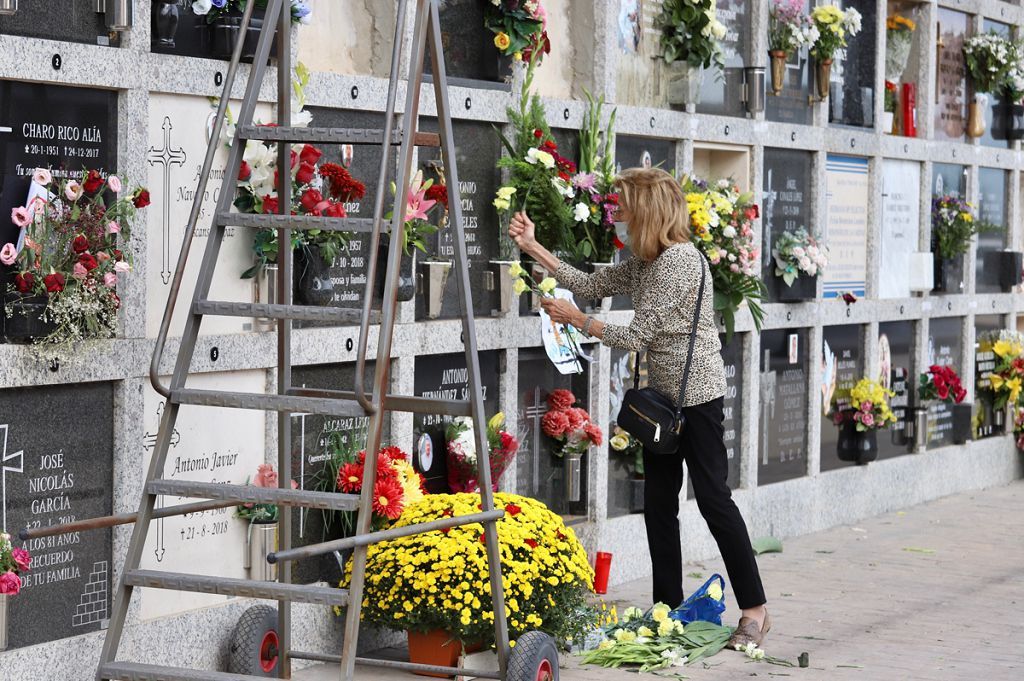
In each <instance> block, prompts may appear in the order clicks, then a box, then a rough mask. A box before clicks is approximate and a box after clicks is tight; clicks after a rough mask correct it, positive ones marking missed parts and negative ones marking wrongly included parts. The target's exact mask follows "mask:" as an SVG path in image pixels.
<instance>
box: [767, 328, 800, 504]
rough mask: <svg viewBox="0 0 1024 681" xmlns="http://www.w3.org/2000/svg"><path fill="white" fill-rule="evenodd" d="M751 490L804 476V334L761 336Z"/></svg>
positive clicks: (783, 331) (781, 331)
mask: <svg viewBox="0 0 1024 681" xmlns="http://www.w3.org/2000/svg"><path fill="white" fill-rule="evenodd" d="M759 354H760V358H761V366H760V371H761V376H760V386H761V393H760V400H759V406H760V414H759V415H758V428H759V430H758V437H759V442H758V468H757V484H758V485H767V484H771V483H773V482H781V481H783V480H792V479H793V478H800V477H803V476H805V475H807V416H808V409H809V404H808V399H809V397H808V386H807V378H808V370H809V365H808V362H809V361H810V356H809V354H810V353H809V352H808V347H807V331H806V330H803V329H773V330H770V331H762V332H761V346H760V353H759Z"/></svg>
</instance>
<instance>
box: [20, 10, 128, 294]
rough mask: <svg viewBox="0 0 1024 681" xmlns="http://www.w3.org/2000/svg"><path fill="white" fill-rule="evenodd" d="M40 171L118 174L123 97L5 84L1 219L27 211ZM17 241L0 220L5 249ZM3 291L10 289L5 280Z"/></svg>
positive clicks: (84, 90)
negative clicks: (33, 182) (119, 114)
mask: <svg viewBox="0 0 1024 681" xmlns="http://www.w3.org/2000/svg"><path fill="white" fill-rule="evenodd" d="M22 11H24V10H22ZM19 14H20V12H19ZM15 16H17V15H15ZM3 18H4V17H0V20H2V19H3ZM0 32H2V31H0ZM3 128H10V129H11V131H10V132H3V130H2V129H3ZM38 167H43V168H50V169H52V170H53V174H54V175H55V176H57V177H58V178H65V177H78V176H79V175H81V174H83V173H84V171H85V170H86V169H95V170H99V171H101V172H103V173H113V172H116V171H117V93H116V92H112V91H107V90H92V89H87V88H78V87H64V86H61V85H44V84H42V83H19V82H15V81H9V80H5V81H0V215H3V216H9V215H10V214H11V210H12V209H13V208H15V207H18V206H24V205H25V199H26V198H27V196H28V188H29V184H30V182H31V180H30V179H29V178H30V177H31V175H32V172H33V171H34V170H35V169H36V168H38ZM17 236H18V228H17V227H15V226H14V225H13V224H12V223H11V221H10V219H9V218H5V219H2V220H0V244H5V243H9V242H15V241H17ZM5 269H6V268H5ZM0 287H2V288H6V282H5V281H3V279H2V277H0Z"/></svg>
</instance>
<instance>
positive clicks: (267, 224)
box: [217, 213, 374, 234]
mask: <svg viewBox="0 0 1024 681" xmlns="http://www.w3.org/2000/svg"><path fill="white" fill-rule="evenodd" d="M373 222H374V221H373V218H325V217H321V216H319V215H277V214H267V215H263V214H255V213H217V224H218V225H221V226H222V227H251V228H253V229H301V230H310V229H319V230H322V231H325V232H361V233H366V234H369V233H371V232H373Z"/></svg>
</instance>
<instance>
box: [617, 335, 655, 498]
mask: <svg viewBox="0 0 1024 681" xmlns="http://www.w3.org/2000/svg"><path fill="white" fill-rule="evenodd" d="M635 371H636V353H635V352H629V351H627V350H620V349H618V348H612V349H611V369H610V372H609V373H610V380H609V386H608V400H609V404H608V414H609V416H610V419H609V423H608V430H607V433H608V437H609V439H610V438H611V436H612V434H613V433H614V432H615V419H616V418H617V416H618V413H619V410H620V409H621V408H622V398H623V396H624V395H625V394H626V391H627V390H629V389H630V388H632V387H633V378H634V375H635ZM646 385H647V362H646V361H641V363H640V386H641V387H644V386H646ZM631 462H632V455H631V454H620V453H619V452H616V451H615V450H613V449H612V448H611V446H610V445H609V447H608V517H609V518H616V517H619V516H623V515H627V514H629V513H630V511H631V509H633V508H636V509H639V508H640V507H641V505H642V502H643V497H642V496H641V497H640V498H639V499H634V498H633V495H634V493H636V494H642V492H643V486H642V485H634V483H633V474H632V471H631V469H630V466H631Z"/></svg>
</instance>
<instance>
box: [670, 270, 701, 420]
mask: <svg viewBox="0 0 1024 681" xmlns="http://www.w3.org/2000/svg"><path fill="white" fill-rule="evenodd" d="M699 257H700V287H699V288H698V289H697V304H696V306H695V308H696V309H695V310H694V312H693V327H692V328H691V329H690V348H689V350H687V352H686V364H685V365H684V366H683V389H682V392H680V393H679V402H678V403H677V404H676V417H677V418H678V417H679V416H681V415H682V413H683V402H685V401H686V384H687V383H688V382H689V380H690V360H692V359H693V346H694V344H695V343H696V342H697V323H698V322H699V321H700V312H701V308H702V307H704V283H705V280H706V279H707V275H706V274H705V272H704V256H703V255H701V256H699Z"/></svg>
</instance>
